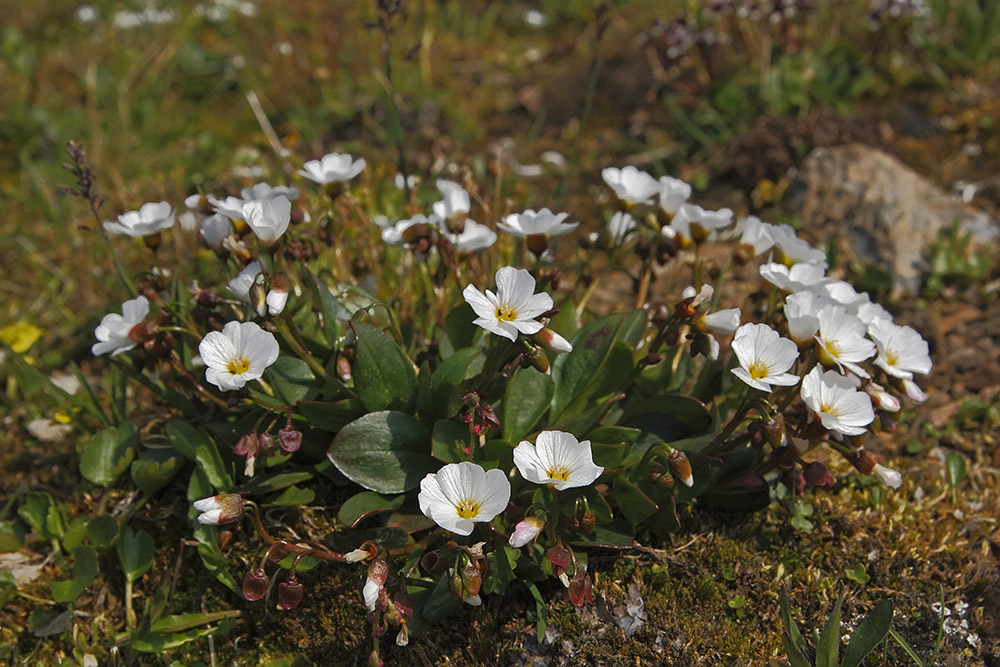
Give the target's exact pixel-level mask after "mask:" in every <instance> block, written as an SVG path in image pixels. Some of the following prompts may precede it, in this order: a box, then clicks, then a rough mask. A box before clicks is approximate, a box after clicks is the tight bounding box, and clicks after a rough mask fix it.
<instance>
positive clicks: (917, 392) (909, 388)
mask: <svg viewBox="0 0 1000 667" xmlns="http://www.w3.org/2000/svg"><path fill="white" fill-rule="evenodd" d="M903 391H904V392H906V397H907V398H908V399H910V400H911V401H913V402H914V403H923V402H924V401H926V400H927V394H925V393H924V392H923V390H922V389H921V388H920V387H918V386H917V383H916V382H914V381H913V380H909V379H905V378H904V379H903Z"/></svg>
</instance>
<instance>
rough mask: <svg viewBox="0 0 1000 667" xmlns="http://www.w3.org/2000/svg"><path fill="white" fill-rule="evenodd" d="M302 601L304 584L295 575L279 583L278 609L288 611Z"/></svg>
mask: <svg viewBox="0 0 1000 667" xmlns="http://www.w3.org/2000/svg"><path fill="white" fill-rule="evenodd" d="M299 602H302V584H300V583H299V581H298V579H296V578H295V576H294V575H293V576H291V577H289V578H288V579H287V580H285V581H283V582H281V583H280V584H278V609H280V610H281V611H288V610H289V609H295V608H296V607H297V606H299Z"/></svg>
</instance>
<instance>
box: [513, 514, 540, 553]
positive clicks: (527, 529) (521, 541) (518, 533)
mask: <svg viewBox="0 0 1000 667" xmlns="http://www.w3.org/2000/svg"><path fill="white" fill-rule="evenodd" d="M544 527H545V522H544V521H542V520H541V519H539V518H538V517H537V516H528V517H525V518H524V519H523V520H521V521H518V522H517V525H516V526H514V532H512V533H511V534H510V539H509V540H507V542H508V543H509V544H510V546H512V547H514V548H515V549H520V548H521V547H523V546H524V545H526V544H527V543H528V542H531V541H532V540H533V539H535V538H536V537H538V535H539V533H541V532H542V528H544Z"/></svg>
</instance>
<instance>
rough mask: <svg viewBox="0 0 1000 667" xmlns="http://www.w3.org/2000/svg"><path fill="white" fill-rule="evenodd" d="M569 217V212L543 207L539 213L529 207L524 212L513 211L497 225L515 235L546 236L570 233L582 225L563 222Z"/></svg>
mask: <svg viewBox="0 0 1000 667" xmlns="http://www.w3.org/2000/svg"><path fill="white" fill-rule="evenodd" d="M568 217H569V213H558V214H556V213H553V212H552V211H550V210H549V209H547V208H543V209H542V210H540V211H538V212H537V213H536V212H535V211H533V210H532V209H530V208H529V209H528V210H527V211H524V212H523V213H512V214H510V215H508V216H506V217H505V218H504V219H503V222H499V223H497V227H499V228H500V229H502V230H503V231H505V232H507V233H508V234H512V235H514V236H532V235H535V234H543V235H545V236H561V235H563V234H569V233H570V232H571V231H573V230H574V229H576V228H577V227H579V226H580V223H578V222H574V223H566V222H563V221H564V220H565V219H566V218H568Z"/></svg>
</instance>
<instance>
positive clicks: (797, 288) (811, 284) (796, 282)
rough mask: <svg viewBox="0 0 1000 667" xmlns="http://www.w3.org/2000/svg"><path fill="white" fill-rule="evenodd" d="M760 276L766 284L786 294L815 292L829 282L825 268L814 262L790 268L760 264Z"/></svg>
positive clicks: (775, 263) (772, 264)
mask: <svg viewBox="0 0 1000 667" xmlns="http://www.w3.org/2000/svg"><path fill="white" fill-rule="evenodd" d="M760 275H761V276H762V277H763V278H764V280H766V281H767V282H769V283H771V284H772V285H774V286H775V287H778V288H780V289H783V290H785V291H786V292H806V291H816V290H817V289H819V288H820V287H821V286H822V285H824V284H826V283H827V282H829V281H830V279H829V278H827V277H826V267H825V266H824V265H822V264H818V263H814V262H799V263H798V264H796V265H795V266H793V267H792V268H790V269H789V268H788V267H787V266H785V265H784V264H780V263H778V262H769V263H767V264H761V266H760Z"/></svg>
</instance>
